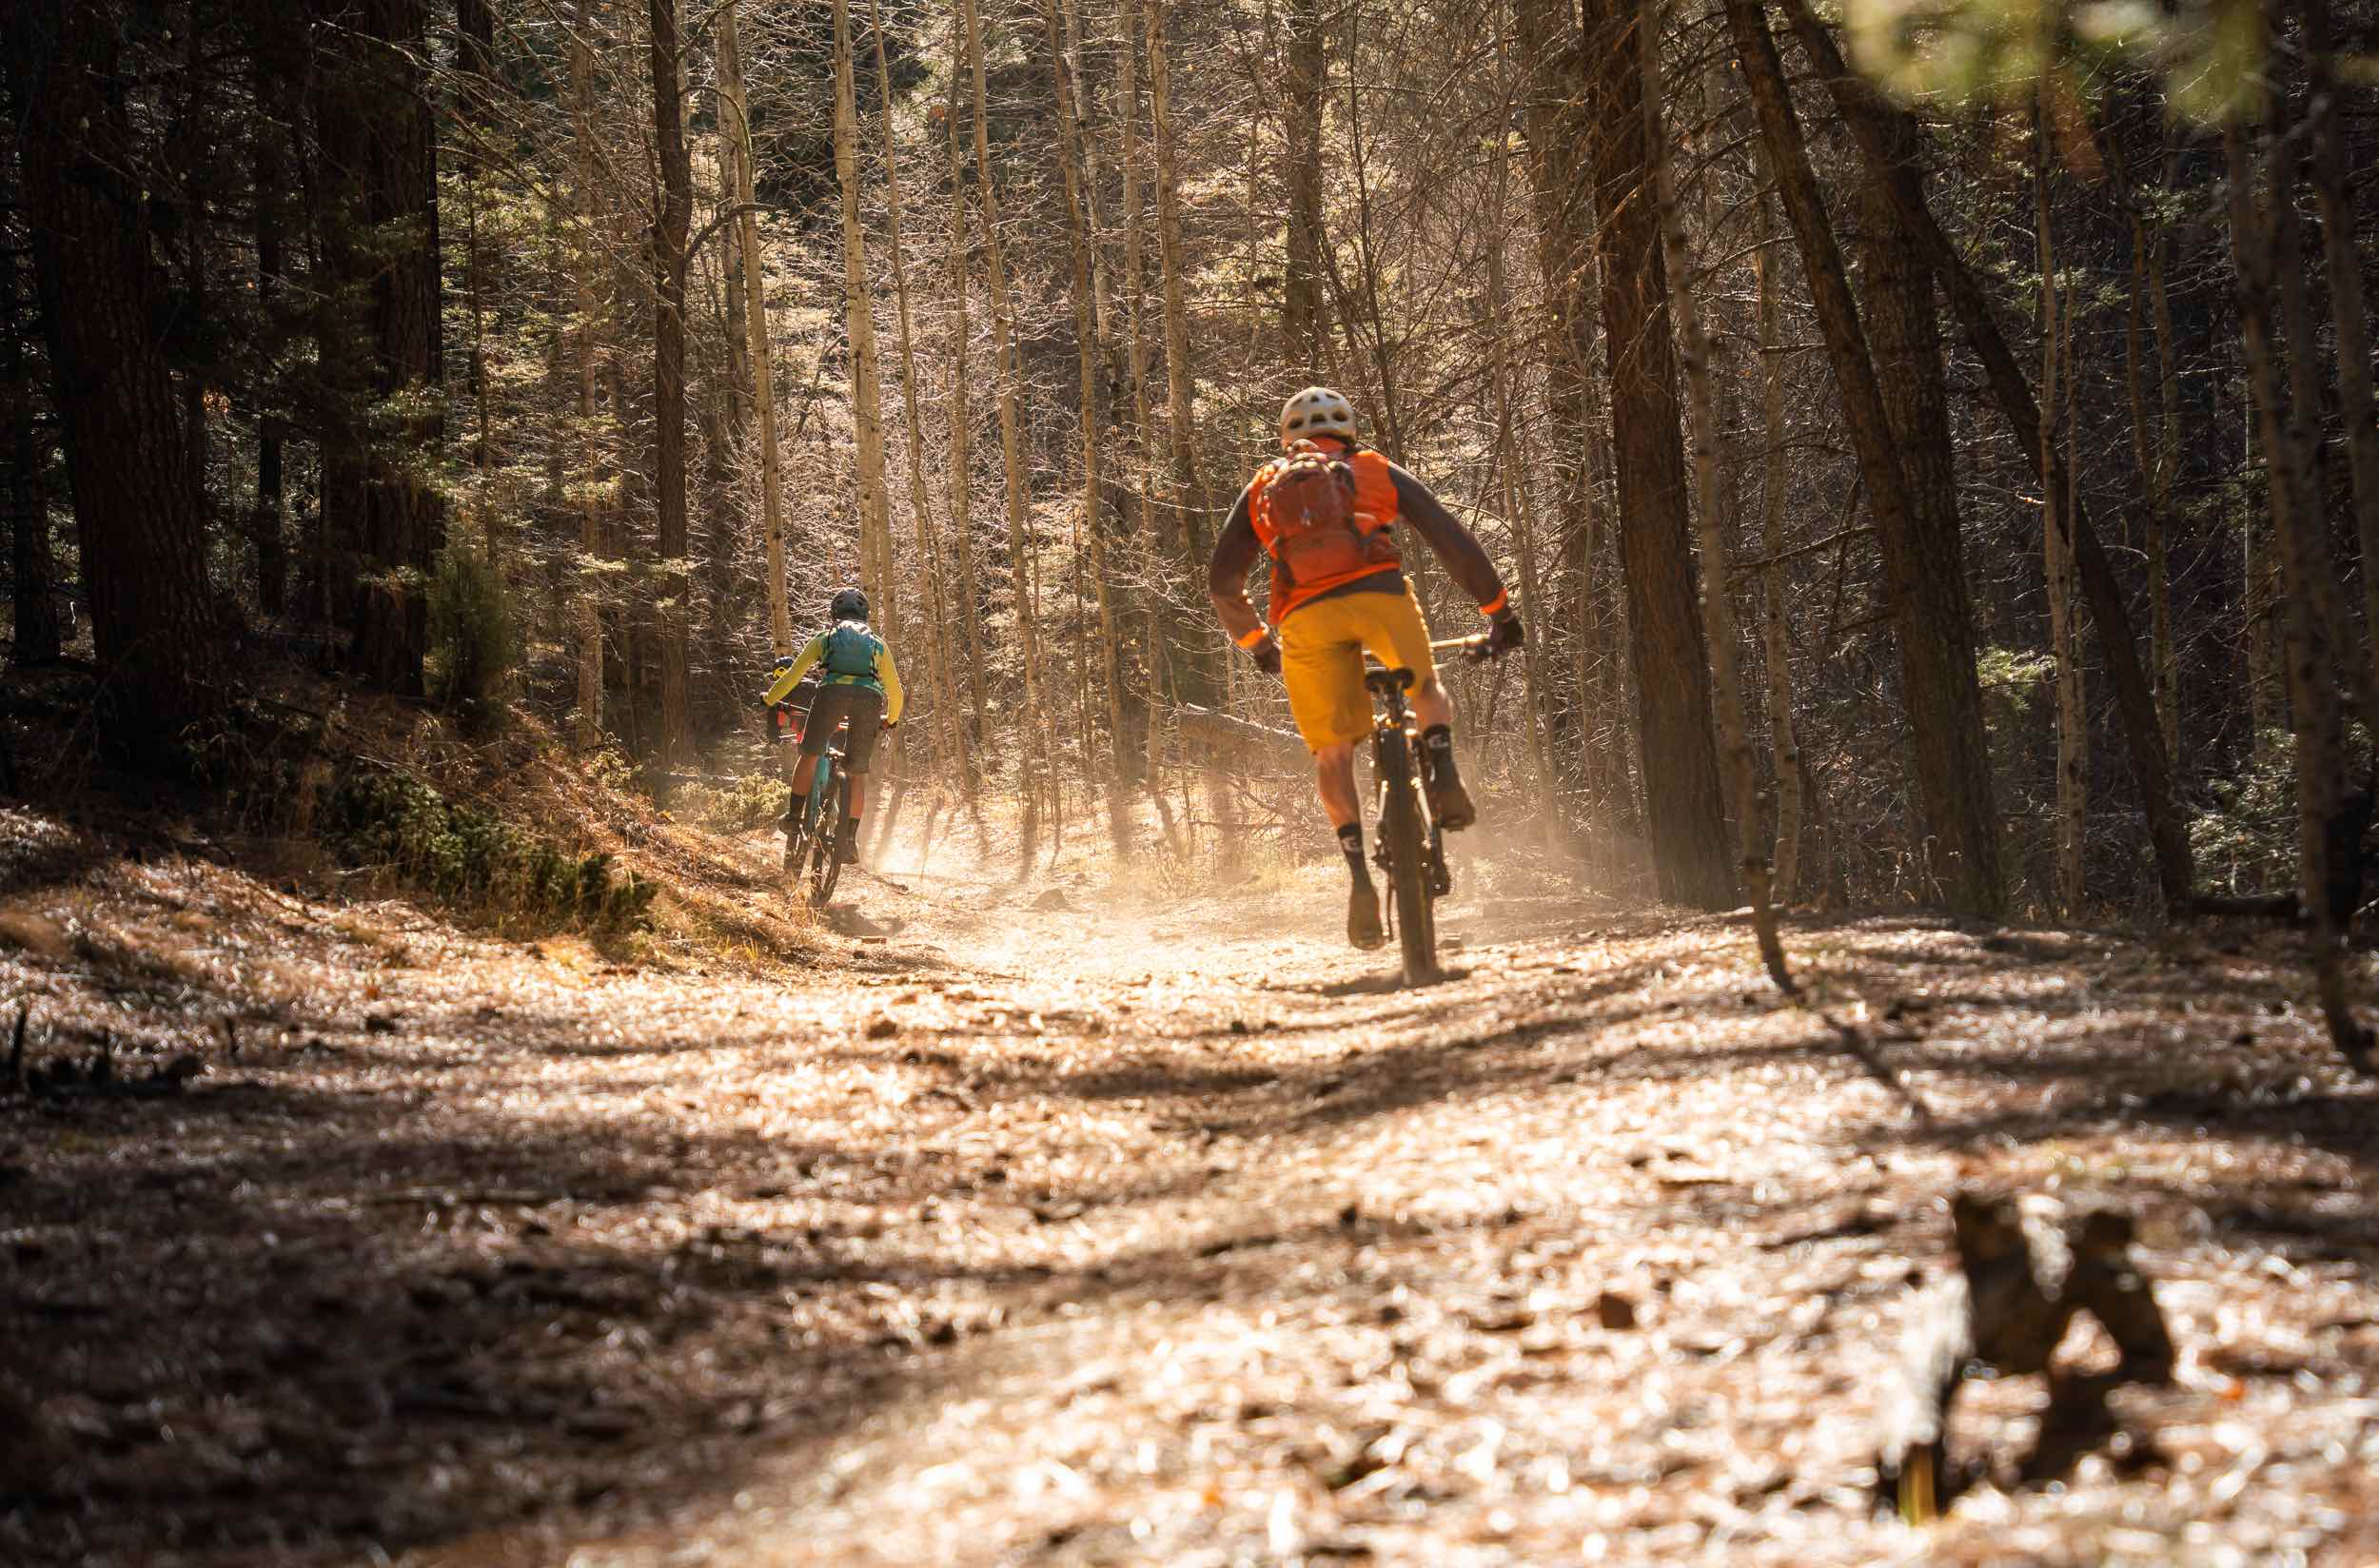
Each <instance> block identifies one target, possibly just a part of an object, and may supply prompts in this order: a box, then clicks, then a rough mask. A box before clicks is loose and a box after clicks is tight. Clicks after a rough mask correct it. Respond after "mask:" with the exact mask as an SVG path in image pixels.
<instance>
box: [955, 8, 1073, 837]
mask: <svg viewBox="0 0 2379 1568" xmlns="http://www.w3.org/2000/svg"><path fill="white" fill-rule="evenodd" d="M963 9H964V10H965V13H966V21H967V57H968V61H969V64H970V67H971V69H973V75H974V176H975V194H976V197H977V198H978V199H979V200H980V201H981V202H982V204H983V261H984V270H985V272H986V273H987V274H988V275H989V277H990V280H991V284H992V343H993V356H994V358H995V359H996V361H997V370H998V374H999V453H1000V460H1001V463H1002V466H1003V468H1004V471H1005V477H1006V488H1005V491H1004V494H1005V496H1006V498H1007V507H1008V543H1009V549H1010V552H1011V555H1010V558H1009V564H1010V566H1011V568H1012V569H1013V573H1014V576H1015V585H1016V589H1015V591H1016V635H1017V640H1018V642H1019V643H1020V644H1021V647H1020V649H1019V652H1020V653H1021V654H1022V656H1023V658H1024V710H1025V735H1024V746H1023V747H1022V748H1021V755H1023V756H1024V757H1025V758H1026V759H1027V761H1026V766H1025V775H1024V777H1023V778H1022V779H1021V780H1020V781H1019V782H1020V784H1021V786H1022V790H1021V793H1022V794H1023V795H1024V799H1025V833H1024V834H1023V838H1024V854H1023V859H1024V863H1025V865H1026V866H1027V867H1028V868H1030V867H1031V865H1032V860H1033V857H1034V855H1035V853H1037V852H1038V842H1037V835H1038V833H1039V827H1040V804H1041V799H1042V792H1043V791H1044V789H1047V788H1050V787H1052V786H1053V785H1054V783H1055V770H1054V769H1052V768H1051V767H1050V766H1049V755H1050V735H1049V730H1048V725H1047V723H1046V721H1045V720H1044V718H1043V716H1042V715H1043V713H1044V708H1043V705H1042V699H1041V649H1040V635H1039V628H1038V627H1037V625H1036V624H1035V622H1036V621H1037V620H1038V619H1039V616H1040V603H1039V598H1040V595H1039V590H1038V587H1037V584H1036V582H1035V580H1034V579H1035V572H1034V561H1033V548H1032V517H1031V514H1030V510H1029V503H1030V500H1031V497H1030V493H1029V492H1028V490H1027V489H1026V481H1025V474H1024V451H1023V429H1022V419H1021V416H1020V415H1019V413H1018V411H1017V407H1016V393H1017V389H1018V387H1019V386H1020V385H1021V384H1022V382H1023V380H1024V366H1023V364H1022V363H1021V362H1020V360H1019V357H1018V355H1017V353H1016V350H1015V343H1014V338H1015V326H1014V321H1015V315H1014V309H1013V304H1011V302H1010V300H1009V295H1008V264H1007V259H1006V257H1005V255H1004V254H1003V253H1002V248H1001V245H1000V238H999V186H998V184H997V182H995V181H994V180H993V178H992V144H991V132H990V129H989V127H988V121H987V116H986V109H985V104H986V101H987V99H988V97H989V94H988V93H987V92H986V91H985V89H984V83H983V75H984V72H983V39H982V25H981V22H980V20H979V18H978V16H977V13H976V8H975V0H963ZM1036 759H1037V763H1036Z"/></svg>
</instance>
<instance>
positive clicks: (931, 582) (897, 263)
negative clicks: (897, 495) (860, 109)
mask: <svg viewBox="0 0 2379 1568" xmlns="http://www.w3.org/2000/svg"><path fill="white" fill-rule="evenodd" d="M868 25H869V28H870V29H871V30H872V31H873V32H874V33H875V86H876V93H877V96H878V97H879V98H880V99H881V100H882V102H883V108H884V188H885V192H886V195H887V197H888V198H889V200H890V203H891V217H892V225H891V232H890V234H889V235H888V236H887V241H888V243H889V244H890V245H891V246H892V264H893V289H894V292H895V295H896V296H897V298H898V300H899V304H900V404H901V412H902V417H903V421H904V426H905V429H906V431H907V434H908V437H909V511H910V513H911V515H912V516H913V517H914V519H915V522H916V531H917V569H918V570H919V571H920V572H922V573H923V574H924V580H923V582H922V583H921V584H920V591H921V594H922V598H923V609H924V612H925V614H926V616H927V617H929V621H928V624H927V626H926V627H925V695H926V697H927V701H926V703H925V707H926V710H927V712H928V714H929V715H931V717H932V719H933V721H934V728H933V729H932V730H931V731H930V732H929V733H931V734H932V735H934V736H936V737H937V738H936V742H935V745H934V754H935V763H936V766H937V767H938V766H940V764H941V761H942V758H941V755H940V753H941V746H940V743H939V738H938V737H940V736H942V735H945V734H946V732H947V730H948V725H947V723H946V720H947V718H948V715H949V707H950V685H949V678H948V676H947V675H946V674H945V673H944V672H945V671H946V670H947V668H948V666H949V654H950V617H949V613H948V610H947V607H946V606H945V605H944V604H943V602H942V561H941V551H940V549H939V548H938V547H937V546H936V545H935V543H934V518H933V513H932V511H931V510H930V509H929V508H928V506H927V505H926V499H925V433H924V429H923V426H922V425H921V424H920V423H919V422H918V420H917V356H916V344H915V339H914V336H913V334H912V332H911V330H910V325H909V262H908V258H907V256H906V255H905V254H904V253H903V252H902V249H901V240H900V164H899V160H898V158H897V157H896V156H895V153H894V149H893V118H892V113H893V108H892V107H893V89H892V71H891V69H890V67H889V66H888V65H887V64H886V63H885V59H884V18H883V13H882V11H881V10H879V9H878V7H877V5H876V0H868ZM887 547H888V548H889V545H888V546H887Z"/></svg>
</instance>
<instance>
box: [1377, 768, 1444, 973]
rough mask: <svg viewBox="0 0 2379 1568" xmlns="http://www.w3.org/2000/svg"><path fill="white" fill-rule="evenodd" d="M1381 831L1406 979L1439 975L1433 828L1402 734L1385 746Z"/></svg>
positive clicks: (1381, 785) (1382, 769)
mask: <svg viewBox="0 0 2379 1568" xmlns="http://www.w3.org/2000/svg"><path fill="white" fill-rule="evenodd" d="M1381 753H1382V755H1381V758H1380V761H1381V763H1382V766H1381V768H1380V788H1381V800H1380V837H1381V838H1382V839H1383V840H1384V841H1385V842H1386V845H1387V860H1388V867H1387V871H1388V885H1389V892H1390V895H1391V896H1392V897H1393V898H1394V899H1395V901H1396V944H1397V948H1398V950H1399V951H1400V952H1401V953H1402V954H1403V957H1404V963H1405V984H1406V985H1407V986H1420V985H1426V984H1427V983H1428V982H1429V981H1431V980H1434V979H1436V978H1437V915H1436V911H1434V910H1432V909H1431V908H1430V898H1429V865H1428V833H1426V832H1425V826H1424V823H1423V820H1422V815H1421V794H1420V787H1419V785H1418V784H1417V783H1416V782H1415V780H1414V778H1413V773H1412V753H1411V750H1410V749H1409V748H1408V747H1407V746H1406V744H1405V737H1404V736H1402V735H1395V736H1391V737H1390V738H1389V739H1388V741H1387V742H1386V744H1385V745H1383V746H1382V747H1381Z"/></svg>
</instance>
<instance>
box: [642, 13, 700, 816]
mask: <svg viewBox="0 0 2379 1568" xmlns="http://www.w3.org/2000/svg"><path fill="white" fill-rule="evenodd" d="M649 10H650V14H651V17H652V37H651V40H650V44H651V58H652V64H653V140H654V145H655V146H656V147H657V148H658V149H659V173H660V188H659V190H658V191H657V192H655V195H656V197H657V198H658V200H657V203H656V206H655V208H654V213H653V228H652V235H651V239H650V241H649V245H650V247H651V252H650V253H651V263H652V269H653V472H652V480H653V500H654V511H655V516H656V519H657V521H658V523H659V530H658V538H657V539H656V540H655V545H656V547H657V549H658V551H659V557H660V559H659V561H658V562H657V563H656V567H655V578H656V586H657V587H658V588H659V596H658V598H657V600H656V602H655V603H654V605H653V608H654V610H655V611H656V612H657V613H658V615H657V618H658V619H659V623H660V624H659V627H658V631H659V642H660V754H659V756H660V764H661V766H662V767H663V768H664V769H676V768H681V767H684V766H686V765H687V764H688V762H689V761H690V760H691V759H692V757H693V755H694V726H693V715H692V713H691V711H690V707H689V703H688V692H687V682H686V620H687V608H688V604H687V601H688V599H689V598H690V597H691V596H692V593H693V589H694V582H693V576H692V574H691V572H690V571H689V570H688V564H689V563H688V559H687V546H686V498H685V416H686V387H685V278H686V239H687V229H688V227H689V226H690V225H691V222H692V219H693V215H694V167H693V161H692V156H691V154H690V153H689V151H688V149H687V147H686V139H685V72H684V62H683V60H682V59H681V57H680V56H681V50H680V48H679V45H678V0H652V3H651V5H650V7H649Z"/></svg>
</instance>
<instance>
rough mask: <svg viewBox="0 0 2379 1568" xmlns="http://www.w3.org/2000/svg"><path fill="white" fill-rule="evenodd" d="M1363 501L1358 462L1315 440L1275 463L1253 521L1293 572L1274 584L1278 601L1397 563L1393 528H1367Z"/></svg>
mask: <svg viewBox="0 0 2379 1568" xmlns="http://www.w3.org/2000/svg"><path fill="white" fill-rule="evenodd" d="M1355 500H1356V485H1355V473H1354V469H1353V468H1352V467H1351V466H1350V465H1349V464H1348V463H1347V461H1345V460H1344V459H1340V458H1333V457H1331V456H1330V455H1329V454H1328V453H1327V452H1325V451H1323V450H1322V448H1321V446H1320V445H1319V444H1317V443H1315V442H1313V441H1299V442H1297V444H1296V445H1294V446H1292V447H1290V448H1289V449H1288V455H1287V456H1286V457H1283V458H1281V459H1279V460H1277V461H1275V462H1274V463H1273V464H1272V472H1271V475H1270V477H1269V478H1268V479H1267V480H1265V482H1264V487H1263V492H1262V495H1261V496H1260V498H1259V499H1258V502H1257V511H1258V513H1259V516H1258V517H1257V518H1255V519H1253V520H1254V521H1255V522H1256V524H1257V528H1256V535H1257V538H1258V539H1261V540H1262V541H1263V543H1264V548H1265V549H1266V550H1267V551H1268V552H1269V554H1270V555H1271V558H1272V562H1273V568H1274V571H1275V573H1276V574H1277V575H1278V576H1279V577H1281V578H1284V579H1285V580H1284V581H1283V582H1282V583H1281V584H1278V585H1276V586H1275V589H1274V591H1273V594H1272V601H1273V603H1274V604H1275V605H1285V604H1288V603H1294V602H1295V601H1296V600H1298V599H1299V598H1303V597H1305V595H1307V594H1309V593H1312V592H1315V591H1318V590H1320V589H1322V588H1326V587H1328V586H1330V585H1332V584H1334V583H1337V582H1342V581H1345V580H1347V579H1348V578H1358V577H1362V576H1364V575H1365V574H1366V573H1369V572H1375V571H1377V570H1379V569H1380V568H1381V567H1383V566H1392V565H1394V564H1395V563H1396V560H1397V554H1396V545H1395V541H1394V540H1393V539H1390V538H1389V537H1388V534H1387V530H1386V526H1385V524H1384V523H1375V524H1374V525H1373V526H1372V527H1370V528H1367V529H1366V527H1365V526H1364V521H1365V520H1367V519H1360V518H1359V517H1358V515H1357V513H1356V510H1355ZM1282 587H1286V588H1287V589H1288V594H1286V595H1284V594H1283V593H1282V592H1280V589H1281V588H1282ZM1274 618H1278V617H1277V616H1276V617H1274Z"/></svg>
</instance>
